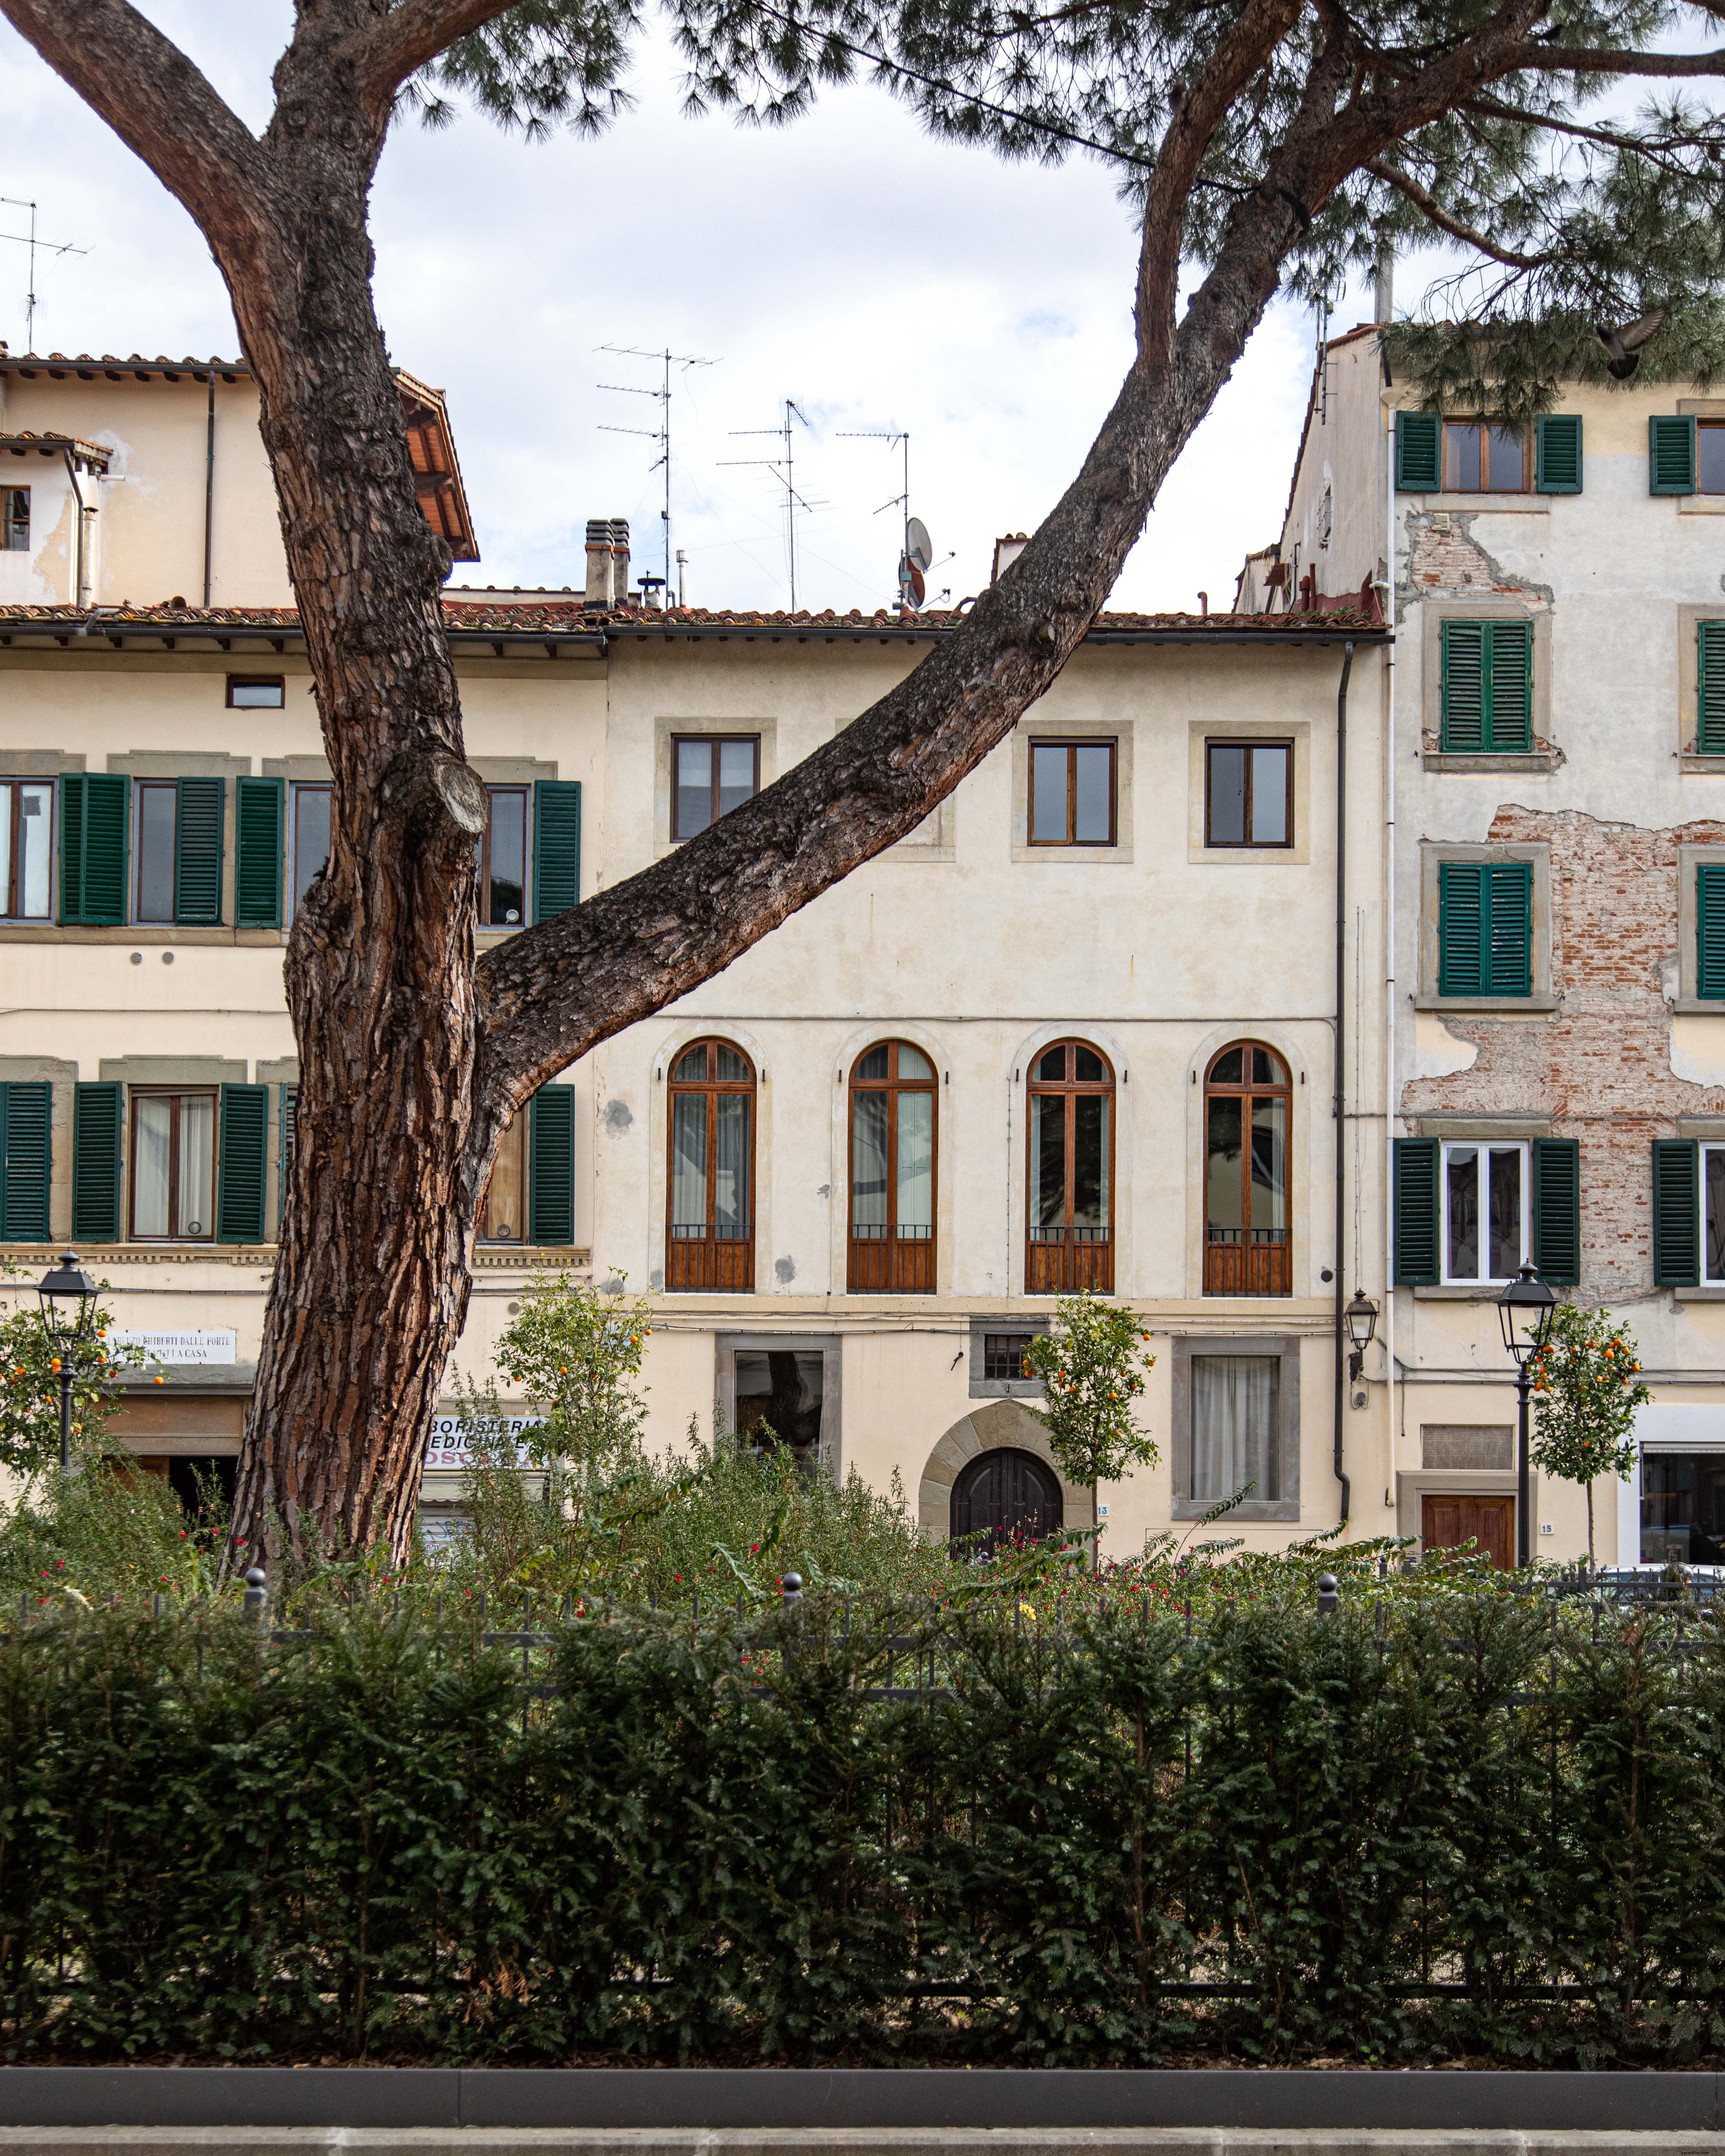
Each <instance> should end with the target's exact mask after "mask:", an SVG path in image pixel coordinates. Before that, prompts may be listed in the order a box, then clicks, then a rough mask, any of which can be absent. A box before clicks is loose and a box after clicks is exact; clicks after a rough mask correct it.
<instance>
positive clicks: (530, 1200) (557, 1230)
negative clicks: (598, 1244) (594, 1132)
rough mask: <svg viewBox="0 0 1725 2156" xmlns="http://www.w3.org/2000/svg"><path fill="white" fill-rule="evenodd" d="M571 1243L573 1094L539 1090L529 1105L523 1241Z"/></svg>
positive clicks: (556, 1088)
mask: <svg viewBox="0 0 1725 2156" xmlns="http://www.w3.org/2000/svg"><path fill="white" fill-rule="evenodd" d="M527 1240H528V1241H529V1242H530V1243H572V1242H573V1241H574V1240H575V1088H574V1087H573V1086H541V1087H540V1088H539V1091H537V1092H536V1094H535V1095H534V1096H533V1097H532V1099H531V1101H529V1102H528V1103H527Z"/></svg>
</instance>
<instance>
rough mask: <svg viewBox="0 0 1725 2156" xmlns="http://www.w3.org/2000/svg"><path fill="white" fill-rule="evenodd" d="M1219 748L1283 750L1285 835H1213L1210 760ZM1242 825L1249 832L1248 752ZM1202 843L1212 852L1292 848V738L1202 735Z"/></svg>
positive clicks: (1269, 851)
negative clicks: (1243, 823) (1247, 836)
mask: <svg viewBox="0 0 1725 2156" xmlns="http://www.w3.org/2000/svg"><path fill="white" fill-rule="evenodd" d="M1219 748H1238V749H1245V750H1248V751H1250V750H1252V749H1255V748H1279V749H1281V750H1282V751H1283V752H1284V753H1285V754H1286V757H1287V767H1286V770H1287V806H1286V821H1285V823H1284V824H1283V829H1285V830H1286V833H1287V836H1286V838H1285V839H1253V838H1245V839H1219V838H1217V837H1216V836H1215V835H1214V827H1213V825H1212V824H1211V820H1210V759H1211V757H1212V756H1213V755H1214V752H1215V751H1216V750H1217V749H1219ZM1245 828H1246V829H1247V830H1248V831H1249V832H1250V829H1251V828H1252V763H1251V757H1250V755H1248V756H1247V758H1246V787H1245ZM1204 844H1205V846H1206V847H1207V848H1209V850H1211V851H1213V852H1217V853H1230V854H1240V853H1252V854H1285V853H1288V852H1291V850H1292V848H1293V844H1294V742H1293V740H1292V738H1291V737H1289V736H1286V735H1284V736H1281V737H1270V736H1266V737H1265V738H1264V739H1263V740H1261V741H1259V740H1248V739H1245V738H1241V739H1240V740H1235V739H1234V738H1232V737H1230V736H1228V735H1224V734H1215V735H1206V736H1205V737H1204Z"/></svg>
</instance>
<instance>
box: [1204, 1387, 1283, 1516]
mask: <svg viewBox="0 0 1725 2156" xmlns="http://www.w3.org/2000/svg"><path fill="white" fill-rule="evenodd" d="M1247 1483H1250V1485H1251V1490H1250V1496H1251V1497H1252V1498H1253V1499H1254V1500H1255V1501H1260V1502H1267V1503H1271V1504H1276V1503H1279V1502H1280V1501H1281V1357H1280V1356H1279V1355H1194V1357H1193V1358H1192V1496H1193V1497H1194V1499H1196V1500H1197V1501H1199V1503H1200V1504H1203V1503H1210V1504H1214V1503H1216V1502H1217V1501H1219V1500H1220V1499H1222V1498H1224V1497H1232V1496H1236V1495H1237V1494H1238V1493H1239V1492H1240V1490H1241V1489H1242V1488H1243V1487H1244V1486H1245V1485H1246V1484H1247Z"/></svg>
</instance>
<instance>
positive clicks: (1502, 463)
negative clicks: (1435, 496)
mask: <svg viewBox="0 0 1725 2156" xmlns="http://www.w3.org/2000/svg"><path fill="white" fill-rule="evenodd" d="M1530 461H1531V459H1529V457H1528V455H1527V431H1526V429H1523V428H1521V427H1494V426H1492V425H1491V424H1490V423H1487V422H1486V421H1485V420H1483V419H1446V420H1445V422H1444V490H1445V493H1448V494H1525V493H1526V492H1527V468H1528V465H1529V463H1530Z"/></svg>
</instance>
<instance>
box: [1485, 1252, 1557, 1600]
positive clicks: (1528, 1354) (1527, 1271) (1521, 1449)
mask: <svg viewBox="0 0 1725 2156" xmlns="http://www.w3.org/2000/svg"><path fill="white" fill-rule="evenodd" d="M1557 1306H1558V1299H1557V1297H1556V1296H1554V1295H1553V1293H1552V1291H1551V1290H1550V1289H1549V1288H1548V1286H1546V1284H1545V1282H1544V1281H1543V1280H1541V1278H1540V1277H1539V1276H1538V1273H1536V1272H1535V1271H1534V1270H1533V1268H1532V1265H1523V1266H1522V1270H1520V1272H1518V1273H1517V1275H1516V1276H1515V1278H1514V1279H1513V1280H1512V1281H1511V1282H1510V1284H1509V1286H1507V1288H1505V1290H1504V1291H1503V1292H1502V1295H1501V1296H1499V1297H1498V1298H1497V1322H1498V1323H1499V1324H1500V1325H1502V1327H1503V1344H1504V1347H1506V1348H1507V1351H1508V1352H1509V1353H1511V1354H1512V1355H1513V1356H1514V1357H1515V1358H1516V1399H1517V1404H1518V1406H1519V1409H1520V1414H1519V1417H1518V1424H1519V1427H1518V1430H1517V1440H1516V1563H1517V1565H1526V1564H1527V1563H1529V1562H1530V1561H1531V1559H1532V1522H1531V1521H1530V1520H1529V1519H1528V1517H1527V1397H1528V1389H1529V1387H1530V1386H1531V1384H1532V1365H1533V1358H1534V1357H1535V1356H1536V1355H1538V1353H1539V1351H1540V1349H1541V1348H1542V1347H1544V1345H1545V1343H1546V1342H1547V1341H1548V1339H1549V1338H1550V1337H1551V1320H1552V1312H1553V1311H1554V1310H1555V1309H1556V1308H1557Z"/></svg>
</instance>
